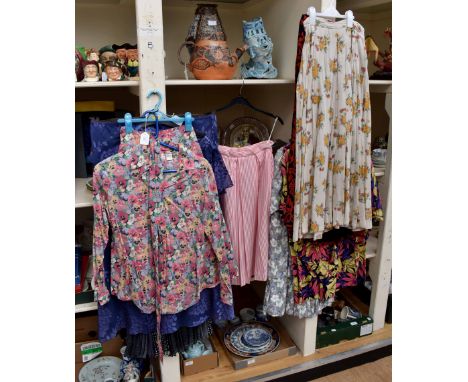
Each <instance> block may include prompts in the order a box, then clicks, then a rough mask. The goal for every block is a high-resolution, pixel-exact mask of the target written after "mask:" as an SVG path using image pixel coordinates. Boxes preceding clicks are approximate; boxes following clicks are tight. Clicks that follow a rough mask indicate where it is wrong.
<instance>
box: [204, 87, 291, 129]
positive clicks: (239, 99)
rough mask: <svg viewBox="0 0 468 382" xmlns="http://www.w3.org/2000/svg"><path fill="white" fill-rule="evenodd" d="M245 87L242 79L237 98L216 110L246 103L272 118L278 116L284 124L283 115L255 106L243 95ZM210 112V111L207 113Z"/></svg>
mask: <svg viewBox="0 0 468 382" xmlns="http://www.w3.org/2000/svg"><path fill="white" fill-rule="evenodd" d="M243 87H244V79H242V86H241V88H240V90H239V95H238V96H237V97H235V98H233V99H232V100H231V101H230V102H229V103H228V104H227V105H225V106H223V107H220V108H219V109H216V110H215V112H220V111H223V110H226V109H229V108H230V107H232V106H235V105H245V106H248V107H249V108H251V109H252V110H255V111H256V112H259V113H261V114H265V115H267V116H269V117H271V118H275V119H276V118H278V121H279V122H280V123H281V124H282V125H284V122H283V120H282V119H281V117H280V116H279V115H276V114H273V113H270V112H268V111H265V110H261V109H259V108H257V107H255V106H254V105H252V104H251V103H250V102H249V100H248V99H247V98H245V97H243V96H242V88H243ZM207 114H209V113H207Z"/></svg>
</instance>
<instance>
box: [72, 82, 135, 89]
mask: <svg viewBox="0 0 468 382" xmlns="http://www.w3.org/2000/svg"><path fill="white" fill-rule="evenodd" d="M139 84H140V81H134V80H128V81H112V82H108V81H104V82H102V81H98V82H75V89H81V88H123V87H133V86H138V85H139Z"/></svg>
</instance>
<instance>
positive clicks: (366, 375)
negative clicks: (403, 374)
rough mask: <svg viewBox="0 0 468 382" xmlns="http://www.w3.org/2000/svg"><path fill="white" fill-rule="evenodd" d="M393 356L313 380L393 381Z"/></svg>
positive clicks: (324, 381) (332, 381)
mask: <svg viewBox="0 0 468 382" xmlns="http://www.w3.org/2000/svg"><path fill="white" fill-rule="evenodd" d="M391 381H392V357H391V356H390V357H385V358H381V359H379V360H377V361H375V362H369V363H366V364H364V365H361V366H357V367H353V368H351V369H348V370H344V371H340V372H339V373H335V374H330V375H327V376H326V377H322V378H318V379H314V380H313V381H311V382H391Z"/></svg>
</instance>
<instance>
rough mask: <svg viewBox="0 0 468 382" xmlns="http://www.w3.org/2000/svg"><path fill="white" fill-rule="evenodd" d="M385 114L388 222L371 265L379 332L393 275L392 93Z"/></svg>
mask: <svg viewBox="0 0 468 382" xmlns="http://www.w3.org/2000/svg"><path fill="white" fill-rule="evenodd" d="M385 110H386V111H387V113H388V115H389V117H390V124H389V127H388V147H387V162H386V167H385V177H384V179H385V180H384V182H385V183H384V188H383V189H382V190H381V194H382V199H383V210H384V221H383V222H381V223H380V226H379V239H378V241H377V256H376V257H375V258H373V259H372V260H371V262H370V265H369V274H370V277H371V279H372V293H371V302H370V308H369V314H370V316H371V317H372V318H373V320H374V330H379V329H381V328H383V327H384V324H385V311H386V309H387V300H388V292H389V290H390V279H391V275H392V90H391V87H390V89H389V90H388V91H387V94H386V96H385Z"/></svg>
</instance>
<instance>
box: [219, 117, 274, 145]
mask: <svg viewBox="0 0 468 382" xmlns="http://www.w3.org/2000/svg"><path fill="white" fill-rule="evenodd" d="M267 139H268V128H267V127H266V126H265V125H264V124H263V123H262V122H260V121H259V120H258V119H256V118H252V117H242V118H237V119H235V120H234V121H232V122H231V124H230V125H229V126H228V127H227V128H226V129H225V130H224V135H223V144H224V145H225V146H230V147H244V146H249V145H253V144H255V143H258V142H261V141H265V140H267Z"/></svg>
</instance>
